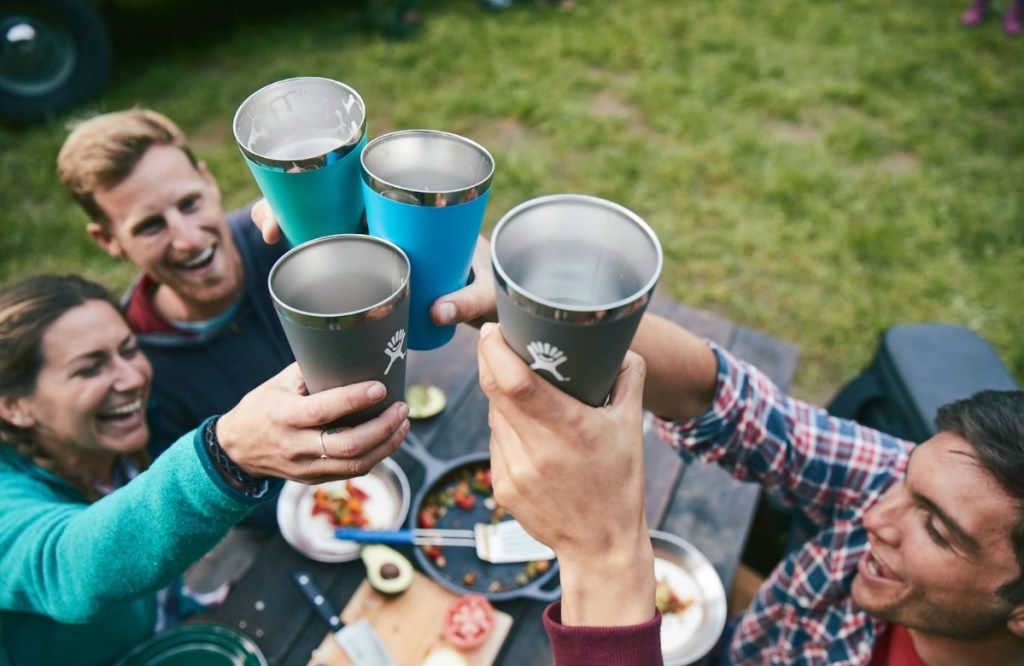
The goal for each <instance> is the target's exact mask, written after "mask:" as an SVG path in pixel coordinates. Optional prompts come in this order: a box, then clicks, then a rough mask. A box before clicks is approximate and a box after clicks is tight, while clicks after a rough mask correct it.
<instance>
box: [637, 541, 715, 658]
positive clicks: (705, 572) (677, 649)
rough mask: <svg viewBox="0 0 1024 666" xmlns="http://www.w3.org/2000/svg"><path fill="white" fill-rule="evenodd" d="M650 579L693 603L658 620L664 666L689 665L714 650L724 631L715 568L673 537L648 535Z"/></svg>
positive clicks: (702, 556) (688, 545) (686, 543)
mask: <svg viewBox="0 0 1024 666" xmlns="http://www.w3.org/2000/svg"><path fill="white" fill-rule="evenodd" d="M650 535H651V544H652V545H653V546H654V575H655V577H656V578H658V579H659V580H661V579H664V580H666V581H667V582H668V584H669V587H670V588H671V589H672V591H673V592H674V593H675V594H676V596H677V597H679V598H680V599H683V600H685V599H692V600H693V603H692V604H691V605H690V606H689V607H688V608H686V609H684V610H682V611H680V612H678V613H669V614H668V615H665V616H664V617H663V618H662V620H661V653H662V656H663V657H664V658H665V666H685V665H686V664H692V663H693V662H695V661H697V660H698V659H700V658H701V657H703V656H704V655H706V654H707V653H708V652H709V651H710V650H711V648H713V647H714V646H715V642H716V641H717V640H718V637H719V636H720V635H721V634H722V630H723V629H724V628H725V619H726V612H727V611H726V596H725V588H724V587H723V586H722V580H721V578H719V577H718V572H717V571H715V567H714V566H712V564H711V562H710V561H708V559H707V558H706V557H704V555H703V554H701V552H700V551H698V550H697V549H696V548H694V547H693V546H692V545H690V544H689V543H688V542H686V541H684V540H683V539H680V538H679V537H677V536H675V535H674V534H669V533H667V532H658V531H656V530H651V531H650Z"/></svg>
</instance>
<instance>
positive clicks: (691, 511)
mask: <svg viewBox="0 0 1024 666" xmlns="http://www.w3.org/2000/svg"><path fill="white" fill-rule="evenodd" d="M650 311H652V312H656V313H658V314H660V315H662V316H664V317H666V318H669V319H671V320H673V321H676V322H678V323H679V324H681V325H683V326H685V327H686V328H687V329H688V330H690V331H692V332H694V333H695V334H697V335H700V336H703V337H706V338H708V339H710V340H713V341H714V342H716V343H718V344H719V345H721V346H722V347H724V348H726V349H728V350H730V351H731V352H732V353H734V354H735V355H736V356H738V357H739V358H741V359H744V360H747V361H750V362H752V363H753V364H755V365H756V366H757V367H759V368H760V369H761V370H762V371H764V372H765V373H766V374H767V375H768V376H769V377H770V378H771V379H772V380H773V381H775V382H776V383H777V384H778V385H779V386H781V387H782V388H784V389H785V388H786V387H788V385H789V383H790V381H791V379H792V376H793V372H794V369H795V367H796V361H797V356H798V350H797V348H796V347H795V346H793V345H791V344H789V343H786V342H783V341H781V340H778V339H775V338H773V337H770V336H767V335H765V334H763V333H759V332H757V331H754V330H751V329H749V328H745V327H743V326H738V325H736V324H734V323H732V322H730V321H727V320H725V319H722V318H720V317H717V316H714V315H711V314H708V313H705V312H702V311H698V310H695V309H692V308H689V307H686V306H684V305H681V304H678V303H676V302H674V301H672V300H669V299H666V298H660V297H659V298H656V299H655V300H654V301H653V302H652V304H651V306H650ZM477 340H478V332H477V331H476V330H475V329H472V328H470V327H467V326H460V327H459V330H458V332H457V333H456V336H455V338H454V339H453V340H452V341H451V342H450V343H449V344H447V345H445V346H444V347H442V348H440V349H437V350H433V351H430V352H411V353H410V359H409V365H408V367H407V383H408V384H409V385H412V384H434V385H436V386H439V387H441V388H442V389H443V390H444V392H445V394H446V395H447V396H448V405H447V407H446V409H445V410H444V411H443V412H442V413H441V414H440V415H439V416H437V417H434V418H432V419H428V420H424V421H417V422H414V425H413V431H414V432H415V434H416V435H417V436H418V437H419V439H420V441H422V442H423V443H424V444H425V445H426V446H427V448H428V449H429V451H430V453H431V455H432V456H434V457H436V458H439V459H441V460H449V459H453V458H455V457H457V456H459V455H462V454H466V453H470V452H474V451H486V450H487V447H488V441H489V438H490V431H489V428H488V425H487V400H486V397H485V396H484V394H483V392H482V391H481V390H480V387H479V384H478V378H477V363H476V342H477ZM654 430H655V429H651V432H648V433H647V435H646V436H645V472H646V480H645V482H646V512H647V520H648V525H649V526H650V527H651V528H652V529H660V530H663V531H666V532H670V533H673V534H676V535H678V536H680V537H682V538H683V539H685V540H687V541H689V542H690V543H691V544H693V545H694V546H696V547H697V549H699V550H700V551H701V552H703V553H704V555H706V556H707V558H708V559H709V560H710V561H711V563H712V564H713V565H714V567H715V569H716V570H717V572H718V574H719V576H720V577H721V579H722V582H723V584H724V586H725V589H726V590H729V589H730V587H731V585H732V582H733V579H734V577H735V574H736V569H737V566H738V565H739V562H740V558H741V556H742V553H743V550H744V547H745V545H746V541H747V536H748V533H749V531H750V526H751V522H752V520H753V517H754V513H755V510H756V508H757V502H758V495H759V490H758V487H757V486H756V485H753V484H747V483H740V482H737V481H734V480H733V479H731V478H730V477H729V476H728V475H727V474H726V473H725V472H723V471H722V470H720V469H718V468H717V467H715V466H712V465H705V464H703V463H699V462H690V463H687V462H685V461H684V460H683V459H682V458H680V456H679V454H678V453H677V452H675V451H674V450H672V449H671V448H670V447H668V446H667V445H665V444H664V443H663V442H661V441H660V440H659V439H658V436H657V433H656V432H654ZM394 459H395V461H396V462H398V463H399V464H400V465H401V467H402V469H403V470H404V471H405V473H406V475H407V476H408V477H409V481H410V484H411V486H412V490H413V494H414V495H415V493H416V491H417V490H418V489H419V487H420V486H421V485H422V483H423V479H424V470H423V469H422V468H421V466H420V465H419V464H418V463H417V462H416V461H415V460H414V459H413V458H412V457H410V456H409V455H408V454H406V453H404V452H402V451H401V450H400V451H399V452H398V453H396V454H395V456H394ZM299 569H303V570H306V571H309V572H312V573H313V574H314V576H315V577H316V579H317V580H318V582H319V583H320V585H321V586H322V587H323V589H324V590H325V591H326V593H327V595H328V596H329V597H330V598H331V600H332V601H333V602H334V604H335V605H336V606H337V607H338V609H339V610H340V609H341V608H343V607H344V606H345V604H346V602H347V601H348V599H349V598H350V597H351V596H352V595H353V593H354V592H355V591H356V589H357V588H358V587H359V585H360V584H361V583H362V582H363V580H364V578H365V569H364V567H363V564H362V563H361V562H360V561H358V560H356V561H354V562H346V563H340V564H331V563H321V562H314V561H312V560H310V559H308V558H307V557H305V556H304V555H302V554H300V553H298V552H296V551H295V550H293V549H292V548H291V546H289V545H288V544H287V543H286V542H285V541H284V539H283V538H282V537H281V536H280V535H275V536H274V537H273V538H271V539H269V540H268V541H266V543H265V545H263V546H262V547H261V550H260V552H259V554H258V555H257V557H256V559H255V561H254V562H253V564H252V566H251V567H250V569H249V570H248V571H247V572H246V574H245V575H244V576H243V577H242V578H241V579H240V580H239V581H238V582H237V583H235V585H234V586H233V587H232V590H231V593H230V594H229V595H228V598H227V600H226V601H225V602H224V603H223V604H222V605H221V606H220V607H219V608H218V609H217V610H216V611H215V612H214V614H213V616H212V618H211V619H213V620H214V621H217V622H221V623H224V624H227V625H229V626H231V627H235V628H238V629H240V630H241V631H243V632H244V633H245V634H247V635H248V636H249V637H250V638H252V639H253V640H254V641H255V642H256V643H257V645H259V647H260V649H261V650H262V651H263V653H264V654H265V655H266V657H267V659H268V660H269V662H270V664H272V665H280V666H306V664H308V663H309V661H310V657H311V654H312V652H313V650H315V649H316V648H317V647H318V646H319V645H320V643H321V641H323V639H324V636H325V634H326V629H325V626H324V625H323V624H322V623H321V621H320V620H319V619H318V618H317V617H316V616H315V615H314V613H313V611H312V610H311V609H310V607H309V605H308V604H307V602H306V601H305V600H304V599H303V598H302V596H301V595H300V594H299V592H298V591H297V590H296V589H295V587H294V585H293V582H292V577H291V574H292V572H293V571H296V570H299ZM495 606H496V607H497V608H498V609H499V610H501V611H504V612H505V613H508V614H509V615H511V616H512V618H513V623H512V627H511V629H510V632H509V634H508V637H507V638H506V640H505V642H504V645H503V646H502V649H501V651H500V652H499V653H498V657H497V660H496V662H495V663H497V664H501V665H510V666H522V665H523V664H530V665H531V666H539V665H543V664H550V663H552V656H551V648H550V645H549V642H548V638H547V634H546V632H545V631H544V627H543V623H542V621H541V613H542V611H543V610H544V607H545V606H546V604H545V603H543V602H539V601H532V600H525V599H516V600H511V601H502V602H496V603H495ZM399 666H403V665H399Z"/></svg>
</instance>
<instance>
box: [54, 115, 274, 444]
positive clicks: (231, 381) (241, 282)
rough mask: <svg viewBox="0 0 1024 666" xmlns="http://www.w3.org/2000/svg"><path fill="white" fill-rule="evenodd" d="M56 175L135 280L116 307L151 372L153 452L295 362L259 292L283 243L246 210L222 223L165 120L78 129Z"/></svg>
mask: <svg viewBox="0 0 1024 666" xmlns="http://www.w3.org/2000/svg"><path fill="white" fill-rule="evenodd" d="M57 169H58V173H59V175H60V179H61V182H62V183H63V184H64V186H65V188H66V189H67V190H68V192H70V193H71V196H72V197H73V198H74V199H75V201H77V202H78V203H79V205H81V206H82V208H83V209H84V210H85V212H86V213H87V214H88V216H89V222H88V224H87V226H86V229H87V231H88V232H89V235H90V236H91V237H92V238H93V239H94V240H95V241H96V242H97V243H98V244H99V246H100V247H101V248H103V250H104V251H106V252H107V253H108V254H109V255H110V256H112V257H115V258H119V259H127V260H129V261H131V262H132V263H134V264H135V265H136V266H138V267H139V269H140V271H141V274H140V275H139V277H138V278H137V279H136V280H135V282H134V283H133V284H132V285H131V287H130V288H129V289H128V291H127V293H126V294H125V296H124V298H123V300H122V306H123V307H124V310H125V313H126V315H127V317H128V320H129V322H130V325H131V327H132V328H133V329H134V331H135V332H136V334H137V335H138V339H139V343H140V345H141V346H142V348H143V350H144V351H145V353H146V355H147V356H148V357H149V359H150V361H151V362H152V364H153V368H154V386H153V399H152V405H151V410H150V411H151V417H150V428H151V440H150V442H151V444H150V448H151V449H152V452H153V453H154V454H159V453H160V452H161V451H163V449H164V448H166V447H167V446H168V445H170V444H171V443H172V442H174V441H175V440H176V439H177V438H178V436H180V435H181V434H182V433H184V432H187V431H188V430H189V429H191V428H195V427H196V426H197V425H198V424H199V423H201V422H202V420H203V419H204V418H206V417H207V416H209V415H210V414H221V413H224V412H226V411H227V410H228V409H230V408H231V406H232V405H234V404H237V402H238V401H239V400H240V399H241V398H242V396H243V395H245V394H246V393H247V392H248V391H250V390H251V389H252V388H253V387H255V386H258V385H259V384H261V383H263V382H264V381H266V380H267V379H269V378H270V377H272V376H274V375H276V374H277V373H278V372H280V371H281V369H282V368H284V367H285V366H286V365H288V364H290V363H291V362H292V361H293V360H294V357H293V355H292V352H291V349H290V348H289V346H288V341H287V339H286V338H285V336H284V332H283V330H282V329H281V325H280V323H279V322H278V319H277V315H276V313H275V311H274V307H273V303H272V302H271V299H270V295H269V293H268V290H267V275H268V274H269V272H270V269H271V267H272V266H273V264H274V262H275V261H276V260H277V258H278V257H280V256H281V255H282V254H283V253H284V252H285V251H287V249H288V246H287V245H286V244H285V243H284V242H278V243H275V244H272V245H270V244H266V243H264V242H263V240H262V238H261V236H260V233H259V230H258V229H256V228H255V227H254V225H253V224H252V223H251V217H250V207H249V206H247V207H245V208H242V209H240V210H236V211H233V212H231V213H228V214H225V212H224V209H223V207H222V203H221V201H222V200H221V192H220V188H219V187H218V186H217V181H216V179H215V178H214V176H213V174H212V173H211V172H210V170H209V169H208V168H207V166H206V164H205V163H203V162H202V161H201V160H199V159H197V158H196V156H195V155H194V154H193V152H192V150H191V149H190V148H189V145H188V141H187V140H186V138H185V135H184V133H183V132H182V131H181V129H179V128H178V126H177V125H175V124H174V123H173V122H172V121H171V120H170V119H168V118H167V117H165V116H163V115H161V114H159V113H157V112H155V111H151V110H146V109H130V110H126V111H118V112H113V113H106V114H102V115H99V116H96V117H93V118H91V119H89V120H86V121H84V122H82V123H80V124H79V125H77V126H76V127H75V128H74V129H73V131H72V132H71V134H70V135H69V136H68V137H67V139H66V140H65V142H64V146H63V147H62V148H61V150H60V154H59V155H58V157H57Z"/></svg>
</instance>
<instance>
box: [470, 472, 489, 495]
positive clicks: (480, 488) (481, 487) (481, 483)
mask: <svg viewBox="0 0 1024 666" xmlns="http://www.w3.org/2000/svg"><path fill="white" fill-rule="evenodd" d="M470 485H471V486H472V487H473V490H475V491H477V492H481V493H485V494H488V493H490V492H491V468H490V467H487V468H485V469H478V470H477V471H476V474H474V475H473V482H472V483H471V484H470Z"/></svg>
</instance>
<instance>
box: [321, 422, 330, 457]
mask: <svg viewBox="0 0 1024 666" xmlns="http://www.w3.org/2000/svg"><path fill="white" fill-rule="evenodd" d="M327 430H328V429H327V428H324V429H323V430H321V431H320V451H321V452H322V453H320V460H327V459H328V458H330V456H329V455H327V447H326V446H324V435H325V434H326V433H327Z"/></svg>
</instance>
